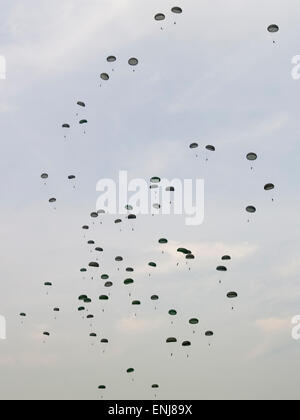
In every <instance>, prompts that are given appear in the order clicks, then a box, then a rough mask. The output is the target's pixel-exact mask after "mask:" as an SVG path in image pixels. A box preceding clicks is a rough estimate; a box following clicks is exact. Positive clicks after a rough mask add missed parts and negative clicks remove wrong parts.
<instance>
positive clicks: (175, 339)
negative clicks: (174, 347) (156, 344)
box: [166, 337, 177, 344]
mask: <svg viewBox="0 0 300 420" xmlns="http://www.w3.org/2000/svg"><path fill="white" fill-rule="evenodd" d="M166 343H167V344H171V343H177V338H175V337H170V338H167V341H166Z"/></svg>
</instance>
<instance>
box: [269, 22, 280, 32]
mask: <svg viewBox="0 0 300 420" xmlns="http://www.w3.org/2000/svg"><path fill="white" fill-rule="evenodd" d="M278 31H279V26H278V25H276V24H272V25H269V26H268V32H270V33H271V34H274V33H276V32H278Z"/></svg>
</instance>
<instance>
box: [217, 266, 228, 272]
mask: <svg viewBox="0 0 300 420" xmlns="http://www.w3.org/2000/svg"><path fill="white" fill-rule="evenodd" d="M217 271H220V272H226V271H227V267H224V266H223V265H220V266H219V267H217Z"/></svg>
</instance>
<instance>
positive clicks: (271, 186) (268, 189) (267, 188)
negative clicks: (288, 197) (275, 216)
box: [264, 184, 275, 191]
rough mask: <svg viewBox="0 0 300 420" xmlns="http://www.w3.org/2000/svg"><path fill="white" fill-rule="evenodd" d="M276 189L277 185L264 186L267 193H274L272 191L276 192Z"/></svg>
mask: <svg viewBox="0 0 300 420" xmlns="http://www.w3.org/2000/svg"><path fill="white" fill-rule="evenodd" d="M274 188H275V185H274V184H266V185H265V186H264V190H265V191H272V190H274Z"/></svg>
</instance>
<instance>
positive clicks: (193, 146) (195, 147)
mask: <svg viewBox="0 0 300 420" xmlns="http://www.w3.org/2000/svg"><path fill="white" fill-rule="evenodd" d="M198 147H199V144H198V143H192V144H190V149H197V148H198Z"/></svg>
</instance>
